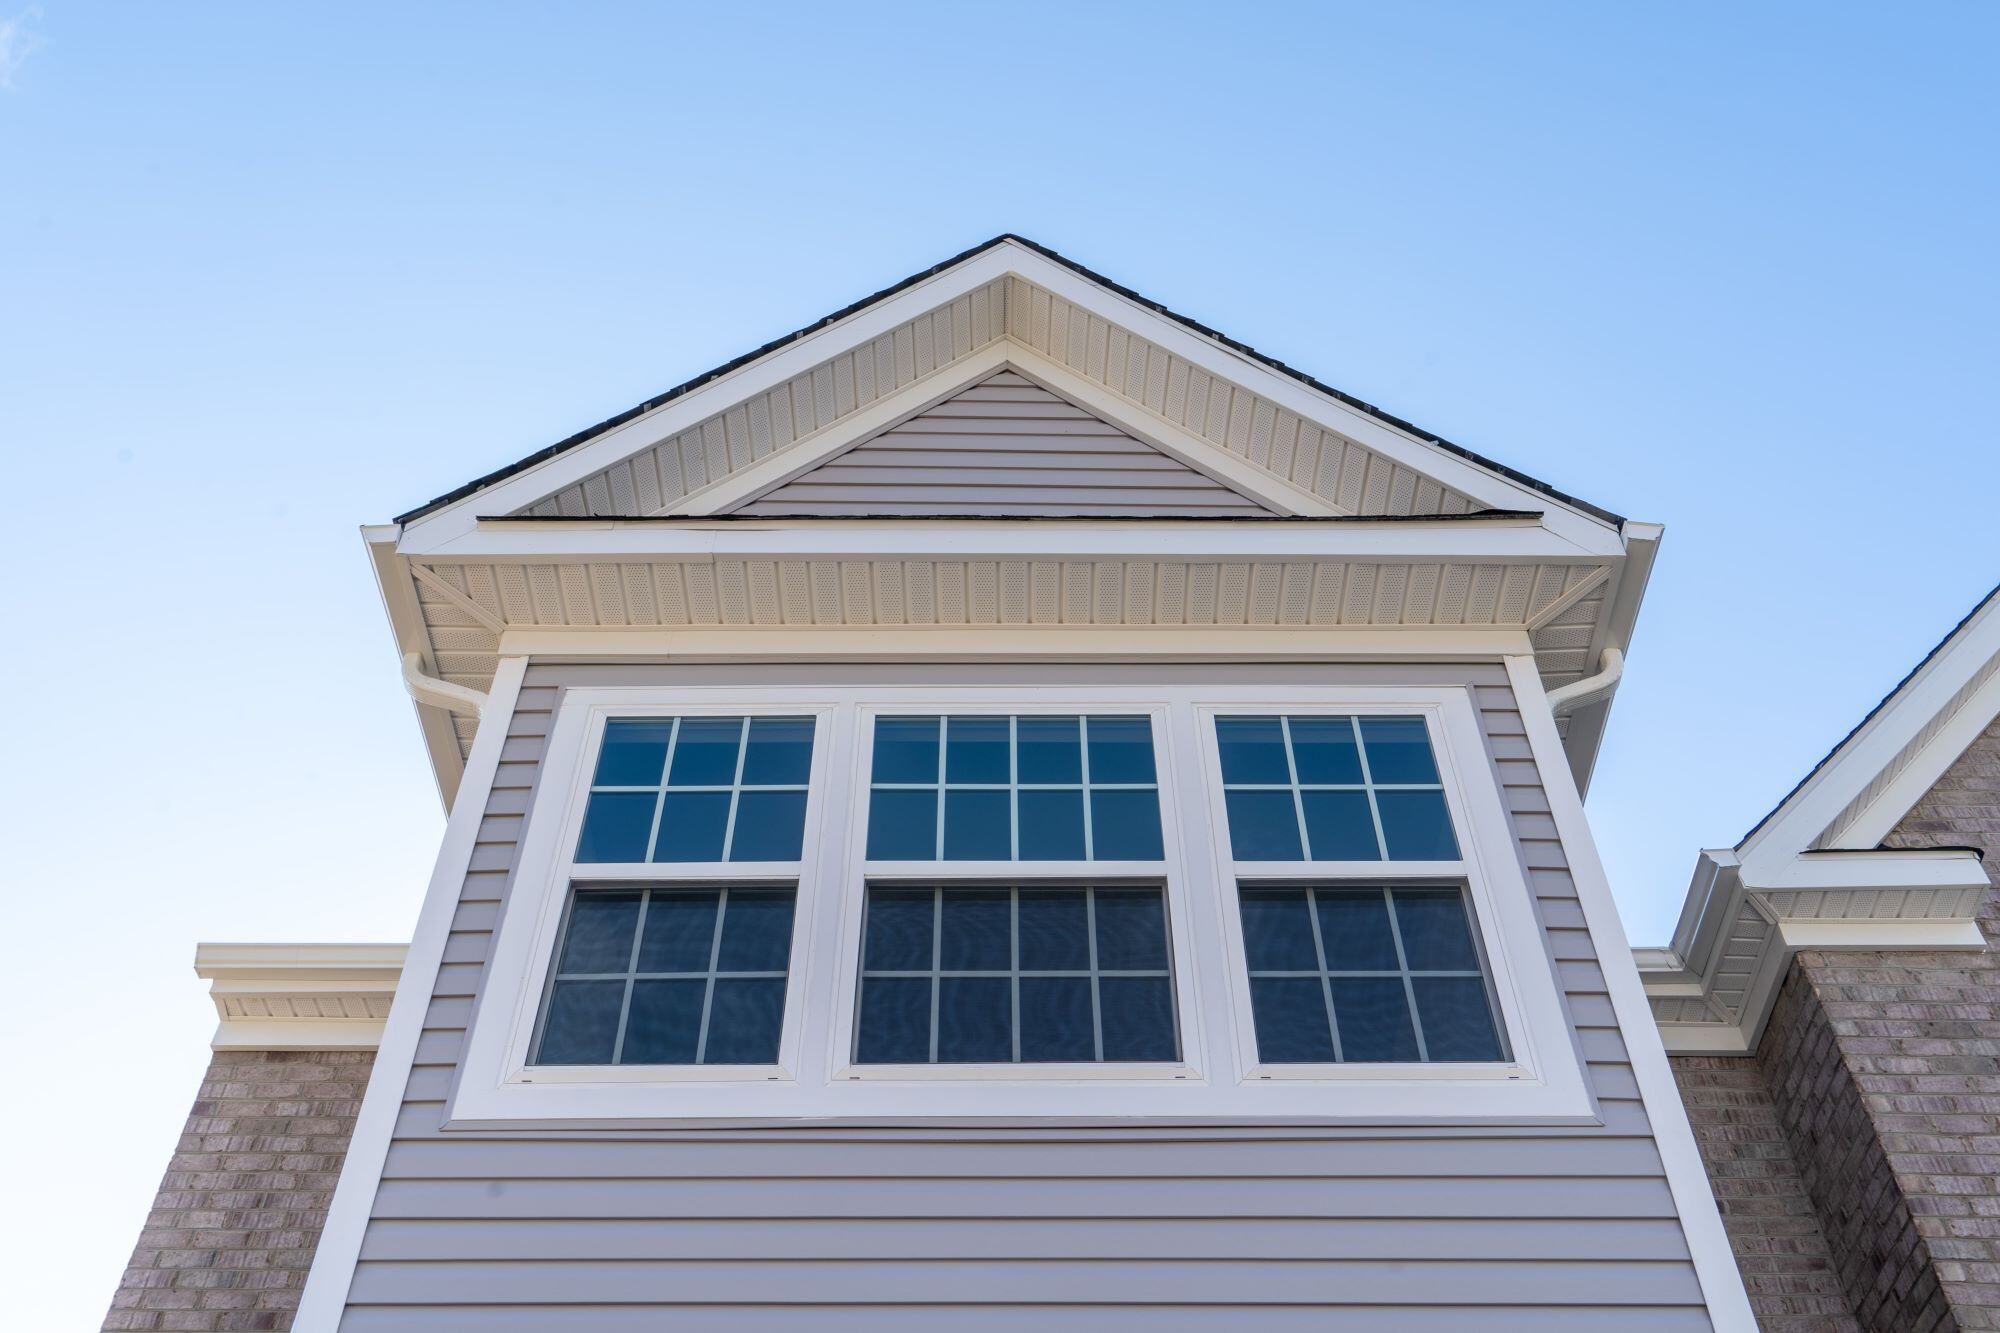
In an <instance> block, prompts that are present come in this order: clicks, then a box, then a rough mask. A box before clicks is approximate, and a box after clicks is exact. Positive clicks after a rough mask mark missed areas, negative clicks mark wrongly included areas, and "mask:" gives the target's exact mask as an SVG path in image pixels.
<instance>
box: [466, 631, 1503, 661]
mask: <svg viewBox="0 0 2000 1333" xmlns="http://www.w3.org/2000/svg"><path fill="white" fill-rule="evenodd" d="M1527 651H1529V649H1528V637H1527V635H1526V634H1525V633H1523V632H1522V631H1520V630H1518V629H1436V628H1433V627H1431V626H1423V625H1413V626H1396V625H1387V626H1369V627H1366V628H1353V629H1338V628H1335V629H1328V628H1318V627H1315V628H1311V629H1306V628H1300V629H1262V628H1256V627H1250V626H1242V625H1237V626H1232V627H1230V628H1229V629H1228V631H1227V632H1226V633H1224V632H1221V631H1220V630H1219V629H1218V628H1217V627H1216V626H1212V625H1209V626H1182V625H1118V626H1094V625H973V626H967V625H895V626H880V627H838V626H824V627H822V626H804V627H800V626H790V625H744V626H735V627H729V628H720V629H684V630H682V629H673V630H663V629H653V628H639V627H634V628H630V629H510V630H508V631H507V632H506V633H505V634H503V635H501V638H500V653H501V655H502V656H503V657H505V656H522V657H536V658H541V657H569V658H590V657H672V658H681V659H685V658H691V657H709V658H728V657H759V658H766V659H783V658H793V659H811V658H826V657H836V658H838V657H883V658H926V657H978V658H982V659H996V660H997V659H1000V658H1010V659H1024V658H1035V657H1134V658H1179V659H1183V660H1189V659H1203V658H1206V659H1210V660H1241V659H1246V658H1287V659H1301V660H1326V659H1330V658H1340V659H1342V660H1351V661H1363V660H1369V659H1373V660H1377V661H1384V660H1387V661H1411V660H1417V659H1426V660H1433V659H1449V660H1465V659H1477V660H1485V661H1492V660H1495V659H1497V658H1501V657H1505V656H1508V655H1509V654H1512V653H1525V652H1527Z"/></svg>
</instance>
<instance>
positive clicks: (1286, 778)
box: [1215, 717, 1292, 784]
mask: <svg viewBox="0 0 2000 1333" xmlns="http://www.w3.org/2000/svg"><path fill="white" fill-rule="evenodd" d="M1215 737H1216V740H1217V742H1218V743H1219V745H1220V747H1221V750H1222V780H1223V781H1224V782H1225V783H1232V784H1233V783H1238V782H1248V783H1269V782H1290V781H1291V780H1292V772H1291V766H1290V765H1288V764H1287V763H1286V762H1285V733H1284V730H1283V728H1281V727H1280V726H1279V723H1278V719H1277V718H1275V717H1224V718H1217V719H1216V722H1215Z"/></svg>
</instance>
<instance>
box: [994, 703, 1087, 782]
mask: <svg viewBox="0 0 2000 1333" xmlns="http://www.w3.org/2000/svg"><path fill="white" fill-rule="evenodd" d="M1080 720H1081V719H1078V718H1074V717H1024V718H1020V719H1018V720H1017V721H1016V722H1015V724H1014V725H1015V728H1016V730H1015V742H1016V744H1017V745H1018V746H1019V753H1018V755H1017V756H1016V762H1017V764H1018V765H1019V767H1020V780H1021V781H1022V782H1082V781H1083V731H1082V728H1081V726H1080V725H1079V722H1080ZM1098 781H1100V782H1102V781H1104V779H1102V778H1099V779H1098Z"/></svg>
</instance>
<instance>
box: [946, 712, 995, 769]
mask: <svg viewBox="0 0 2000 1333" xmlns="http://www.w3.org/2000/svg"><path fill="white" fill-rule="evenodd" d="M944 777H945V781H946V782H999V783H1005V782H1006V781H1007V780H1008V739H1007V719H1006V718H1004V717H954V718H951V719H950V720H949V721H948V723H947V725H946V727H945V749H944Z"/></svg>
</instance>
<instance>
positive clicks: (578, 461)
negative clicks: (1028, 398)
mask: <svg viewBox="0 0 2000 1333" xmlns="http://www.w3.org/2000/svg"><path fill="white" fill-rule="evenodd" d="M1028 253H1029V252H1028V251H1026V250H1023V249H1021V248H1020V247H1019V246H1014V245H1011V244H1010V245H998V246H995V247H993V248H992V249H990V250H987V251H985V252H983V253H981V254H977V255H974V256H973V257H972V258H970V259H968V260H966V261H965V262H964V263H962V264H960V265H958V266H957V267H956V268H951V269H947V270H945V271H944V272H942V273H938V274H934V275H933V276H931V277H929V278H926V279H924V280H923V281H922V282H919V283H917V284H915V285H914V286H911V287H908V288H906V289H904V290H903V291H900V292H898V293H896V294H895V295H894V296H889V297H884V298H883V299H882V300H879V301H877V302H875V303H874V304H872V305H870V306H867V307H866V308H864V309H861V310H857V311H855V312H854V313H853V314H852V315H850V316H848V317H847V318H846V319H843V320H841V321H839V322H838V323H835V324H829V325H827V326H826V327H825V328H823V329H818V330H815V331H814V332H812V333H810V334H808V335H806V336H805V337H803V338H800V339H798V340H797V341H795V342H791V343H788V344H786V345H785V346H784V347H781V348H779V349H778V350H776V351H774V352H772V353H770V354H769V355H767V356H763V357H760V358H758V359H757V360H755V361H752V362H750V363H748V364H747V365H743V366H739V367H737V368H736V369H735V370H732V371H730V372H729V373H728V374H726V375H722V376H719V377H717V378H716V379H713V380H711V381H709V382H708V383H707V384H704V385H702V386H701V387H700V388H699V389H695V390H693V391H691V392H689V393H685V394H682V395H681V396H680V397H678V398H675V399H674V400H673V401H671V402H667V403H662V404H661V405H660V406H659V407H657V408H655V409H653V410H652V411H651V412H647V413H645V414H643V415H641V416H637V417H634V418H633V419H632V420H630V421H627V422H624V423H623V424H621V425H618V426H615V427H613V428H612V429H610V430H608V431H606V432H604V433H603V434H602V435H599V436H598V437H597V438H595V439H592V440H588V441H585V442H584V443H582V444H579V445H577V446H576V447H575V448H573V449H566V450H564V451H563V452H562V453H560V454H557V455H556V456H555V457H553V458H548V459H545V460H543V461H542V462H540V463H537V464H535V465H534V466H532V467H527V468H523V469H522V470H521V471H519V472H517V473H515V474H514V475H513V476H511V477H507V478H505V479H504V480H501V481H497V482H495V483H494V484H493V485H491V486H487V487H485V488H483V489H481V490H478V491H475V492H473V493H472V494H471V495H468V496H465V497H463V498H461V499H458V500H454V501H453V502H452V503H450V504H448V505H445V506H443V507H441V508H438V509H434V510H432V511H431V512H430V513H428V514H424V515H422V516H421V517H418V518H413V519H411V520H410V521H409V523H408V524H406V525H405V528H404V536H403V548H402V549H403V551H404V553H405V554H413V555H423V554H428V553H431V552H434V551H436V550H438V549H439V548H440V546H442V545H443V544H445V543H448V542H449V541H450V540H451V539H452V538H453V537H456V536H458V535H460V534H462V533H464V532H466V531H468V530H470V528H471V527H472V526H473V523H474V521H475V518H476V516H477V515H480V514H506V513H512V512H514V511H515V510H517V509H524V508H526V507H527V506H529V505H531V504H533V503H535V502H536V501H537V500H540V499H542V498H543V497H544V496H547V495H551V494H553V493H555V492H556V491H559V490H561V489H562V488H563V487H565V486H568V485H570V484H571V483H573V482H577V481H581V480H582V479H583V478H585V477H588V476H590V475H591V474H593V473H595V472H599V471H601V470H603V469H604V468H607V467H610V466H611V465H612V464H613V463H616V462H618V461H619V460H621V459H625V458H629V457H631V456H632V455H633V454H636V453H638V452H639V451H640V450H642V449H649V448H651V447H652V446H653V445H656V444H658V443H660V442H661V441H662V440H666V439H669V438H671V437H672V436H674V435H677V434H679V433H680V432H681V431H683V430H685V429H687V427H689V426H692V425H695V424H696V423H698V422H701V421H704V420H706V419H707V418H709V417H711V416H713V415H715V413H716V412H717V411H719V410H720V408H721V406H724V405H727V404H729V403H734V402H739V401H741V400H743V399H746V398H749V397H751V396H752V395H755V394H759V393H762V392H764V391H765V390H766V389H771V388H775V387H776V386H777V385H780V384H783V383H784V382H785V381H786V380H788V379H791V378H792V377H793V376H795V375H798V374H801V373H803V372H805V371H808V370H811V369H812V368H813V367H814V366H816V365H818V364H819V363H820V362H822V361H825V360H826V359H828V358H829V357H832V356H836V355H838V354H839V353H840V352H841V351H844V350H845V349H847V348H849V347H856V346H859V345H861V344H862V343H865V342H867V341H869V340H870V339H872V338H876V337H879V336H880V335H881V334H884V333H887V332H888V331H889V330H891V329H893V328H895V327H896V326H897V325H899V324H903V323H907V322H908V321H910V320H912V319H915V318H916V317H917V316H918V315H921V314H923V313H925V312H926V311H929V310H933V309H936V308H937V307H938V306H941V305H945V304H947V303H949V302H951V301H953V300H956V299H957V298H958V297H960V296H963V295H965V294H966V293H968V292H970V291H973V290H974V289H976V288H979V287H983V286H985V285H986V284H987V283H989V282H992V281H993V280H994V279H996V278H999V277H1001V276H1003V275H1005V274H1006V273H1007V272H1009V271H1010V270H1011V269H1013V268H1015V267H1016V266H1017V264H1016V261H1017V258H1018V256H1021V255H1025V254H1028Z"/></svg>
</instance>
